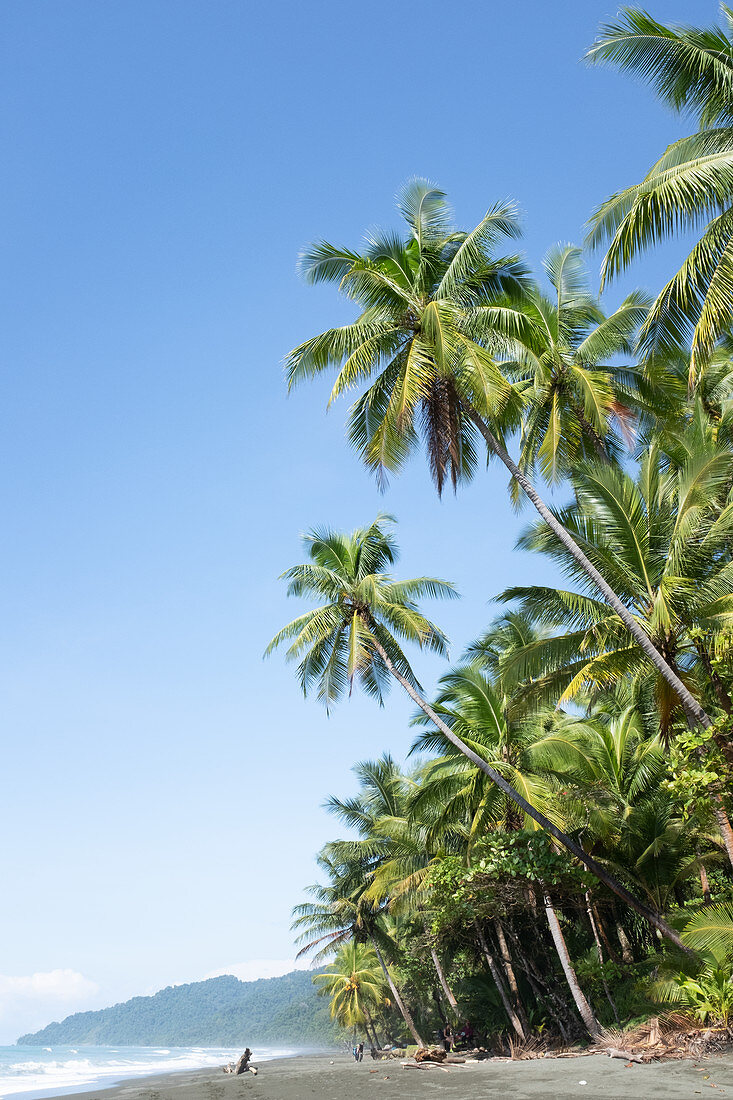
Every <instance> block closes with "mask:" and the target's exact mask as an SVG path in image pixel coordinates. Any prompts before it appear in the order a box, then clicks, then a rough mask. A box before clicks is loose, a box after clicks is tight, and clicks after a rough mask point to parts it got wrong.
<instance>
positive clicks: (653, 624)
mask: <svg viewBox="0 0 733 1100" xmlns="http://www.w3.org/2000/svg"><path fill="white" fill-rule="evenodd" d="M730 468H731V456H730V454H729V453H728V452H727V450H725V449H722V450H717V449H715V448H708V447H706V448H702V449H698V450H696V451H694V452H693V454H692V455H691V456H690V457H689V458H688V460H687V461H686V462H684V465H683V466H682V467H681V469H680V470H679V471H676V472H675V471H667V472H665V469H664V462H663V460H662V456H661V454H660V452H659V450H658V449H657V448H656V447H654V446H652V447H651V448H650V450H649V451H648V452H647V454H646V455H645V456H644V458H643V460H642V463H641V469H640V473H639V477H638V478H637V479H636V480H635V479H633V478H632V477H630V476H629V475H628V474H626V473H624V471H622V470H620V469H617V468H613V467H610V466H608V465H594V466H592V465H589V466H587V467H585V468H584V469H580V470H578V472H577V474H576V476H575V478H574V485H575V492H576V500H575V502H574V503H573V504H571V505H570V506H569V507H568V508H566V509H564V510H563V513H562V518H563V524H564V525H565V526H567V527H568V528H569V529H570V530H572V531H573V533H574V534H575V536H576V538H578V539H579V540H582V542H583V545H584V547H585V549H586V552H587V553H588V555H589V556H590V557H591V558H592V559H593V560H594V561H596V562H598V564H599V566H600V567H601V568H603V570H604V572H605V573H606V575H608V576H610V577H612V578H613V583H614V586H615V587H616V589H617V590H618V591H619V592H620V593H621V595H622V598H623V599H624V601H625V603H626V605H627V607H628V609H629V611H630V612H631V613H632V614H633V615H634V618H635V619H636V621H637V623H638V624H639V625H640V626H641V627H642V629H643V630H644V631H645V633H647V634H648V635H649V636H650V637H651V638H652V640H653V641H654V644H655V646H656V647H658V648H659V649H660V650H661V651H662V652H663V653H664V655H665V658H666V660H667V661H668V662H669V663H670V664H672V665H673V666H674V667H675V669H677V670H678V672H679V674H680V676H681V677H683V678H684V679H685V681H686V682H687V683H688V685H689V687H690V690H692V691H694V692H695V693H696V694H698V696H700V697H703V698H705V697H707V698H709V699H710V700H711V702H717V703H718V705H720V706H722V707H723V709H725V710H727V709H728V708H729V706H730V698H729V696H728V692H727V688H726V686H725V684H724V683H723V682H722V681H721V680H720V678H719V677H718V676H717V675H716V670H715V668H714V664H713V657H714V655H715V637H716V636H717V635H718V634H720V633H722V634H724V635H725V634H726V633H729V632H730V629H731V626H733V599H732V598H731V594H730V593H731V585H732V584H733V562H731V560H730V554H729V548H730V544H731V537H732V536H733V506H731V505H729V504H727V503H726V499H727V491H728V483H729V479H730ZM520 545H522V546H523V547H524V548H527V549H529V548H531V549H534V550H539V551H540V552H541V553H544V554H547V555H548V556H550V557H552V558H553V559H554V560H555V561H557V562H558V563H559V564H560V566H561V568H562V569H563V570H564V571H565V572H566V573H567V574H568V575H569V576H571V577H572V578H573V579H574V580H575V581H577V582H580V584H581V586H582V590H581V591H573V590H560V589H554V588H549V587H546V586H543V587H540V586H537V585H529V586H527V585H525V586H515V587H512V588H509V589H507V590H506V591H505V592H503V593H501V595H500V597H499V598H500V599H502V600H508V601H509V600H519V601H520V608H521V611H522V613H523V614H524V615H525V616H527V617H528V618H529V619H530V620H532V621H534V622H535V623H538V624H541V625H542V626H544V627H545V628H548V627H552V628H554V630H555V633H554V634H553V635H552V636H550V637H542V638H539V639H538V640H535V641H532V642H530V643H529V644H528V645H527V646H525V647H524V648H519V649H517V650H516V652H515V653H514V654H513V656H512V659H511V660H512V663H513V665H514V673H515V675H516V676H521V677H527V678H528V680H529V682H528V686H527V692H528V693H529V694H530V695H532V696H534V697H535V698H537V699H544V700H545V701H549V700H552V701H555V700H557V699H558V698H559V702H560V704H562V703H564V702H566V701H568V700H571V699H573V698H575V697H576V696H578V695H579V694H580V693H581V692H584V691H587V690H588V689H599V688H607V687H609V686H612V685H614V684H617V683H618V682H619V681H620V680H621V679H622V678H623V677H625V676H628V677H632V678H633V677H635V676H637V675H646V676H651V678H652V680H653V684H654V690H655V696H656V708H657V713H658V715H659V720H660V723H661V729H662V733H663V734H664V735H668V733H669V730H670V728H671V726H672V723H673V721H674V720H675V711H676V707H677V699H676V698H675V696H674V695H673V694H672V693H671V692H670V691H669V687H668V684H667V682H666V680H665V679H663V678H662V677H661V676H658V675H657V670H656V669H654V668H652V669H649V663H648V661H647V659H646V653H645V652H644V651H642V650H641V649H640V647H639V646H637V644H636V639H635V637H633V636H630V634H629V632H628V631H627V630H626V628H625V624H623V623H622V622H620V621H619V619H618V618H617V617H616V616H615V615H613V614H611V613H610V611H609V609H608V607H607V606H606V605H605V604H604V603H602V602H601V601H600V600H597V599H595V598H594V597H593V596H592V595H591V594H589V592H588V591H587V589H588V586H587V583H585V582H586V578H585V574H584V572H583V571H582V570H581V569H579V568H578V567H577V565H576V563H575V561H574V559H573V558H572V557H571V556H570V555H569V554H567V552H566V549H565V547H564V546H563V545H562V544H561V543H559V542H558V541H557V540H555V539H553V537H552V535H551V533H550V532H548V531H547V530H546V528H544V527H542V526H540V525H535V526H534V527H533V528H531V529H530V530H529V531H527V532H526V533H525V534H524V535H523V536H522V538H521V540H520ZM583 589H584V590H583ZM559 627H564V628H565V631H566V632H565V633H557V630H558V628H559ZM716 737H717V741H718V744H719V747H720V748H721V750H722V751H724V752H725V753H726V754H727V755H728V756H729V757H730V756H731V753H732V752H733V745H731V743H730V742H729V741H728V740H727V739H726V738H725V737H724V736H723V735H722V734H720V735H716ZM715 814H716V819H717V821H718V825H719V827H720V829H721V833H722V835H723V839H724V842H725V845H726V849H727V851H728V855H729V858H730V859H731V862H732V863H733V831H732V830H731V827H730V822H729V821H728V818H727V815H726V814H725V811H724V808H723V806H722V804H721V803H720V802H718V803H717V805H716V807H715Z"/></svg>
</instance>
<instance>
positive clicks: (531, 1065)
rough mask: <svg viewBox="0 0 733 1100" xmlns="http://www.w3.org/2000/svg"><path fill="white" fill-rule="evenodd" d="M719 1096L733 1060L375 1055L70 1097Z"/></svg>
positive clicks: (645, 1099) (285, 1063)
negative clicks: (433, 1062)
mask: <svg viewBox="0 0 733 1100" xmlns="http://www.w3.org/2000/svg"><path fill="white" fill-rule="evenodd" d="M331 1061H333V1065H331V1064H330V1063H331ZM580 1082H585V1084H581V1083H580ZM713 1095H715V1096H728V1097H730V1098H731V1100H733V1058H730V1057H725V1058H711V1059H707V1060H704V1061H699V1062H655V1063H651V1064H650V1065H644V1066H640V1065H636V1064H634V1065H633V1066H631V1067H630V1068H628V1069H627V1068H626V1066H625V1064H624V1062H622V1061H619V1060H617V1059H611V1058H607V1057H605V1055H598V1054H594V1055H592V1056H590V1057H587V1058H567V1059H558V1060H552V1059H547V1060H545V1059H540V1060H537V1061H531V1062H479V1063H475V1064H473V1065H467V1066H452V1067H451V1068H450V1069H448V1070H443V1069H435V1068H431V1069H403V1068H402V1066H401V1065H400V1063H399V1061H394V1060H391V1061H387V1062H373V1061H372V1060H371V1058H369V1059H368V1060H365V1061H364V1062H361V1063H360V1064H358V1065H357V1064H356V1063H355V1062H354V1060H353V1059H352V1058H351V1057H350V1056H347V1055H345V1054H333V1055H329V1054H318V1055H298V1056H295V1057H293V1058H279V1059H276V1060H274V1061H272V1062H262V1063H261V1065H260V1072H259V1073H258V1075H257V1076H256V1077H254V1076H252V1075H251V1074H245V1075H243V1076H241V1077H231V1076H229V1075H227V1074H225V1073H222V1072H220V1071H219V1072H217V1071H215V1070H211V1069H206V1070H196V1071H193V1072H189V1073H176V1074H169V1075H167V1076H161V1077H145V1078H139V1079H138V1080H135V1081H130V1082H128V1083H127V1084H124V1085H117V1086H116V1087H114V1088H111V1089H97V1090H95V1091H91V1092H84V1093H79V1094H78V1095H77V1096H75V1097H73V1098H71V1100H97V1098H98V1100H236V1098H237V1097H242V1098H243V1100H260V1098H261V1100H301V1098H304V1100H311V1098H314V1100H371V1098H372V1097H384V1098H386V1100H387V1098H391V1097H405V1098H406V1100H419V1098H421V1097H428V1098H432V1097H435V1100H438V1097H440V1096H446V1097H453V1098H455V1100H483V1098H484V1097H515V1098H516V1100H524V1098H527V1100H530V1098H536V1097H543V1098H544V1100H566V1098H567V1097H581V1096H582V1097H585V1098H586V1100H591V1098H592V1097H597V1096H600V1097H608V1098H613V1100H625V1098H627V1097H628V1098H632V1097H633V1098H641V1100H653V1098H656V1097H660V1098H662V1097H663V1098H664V1100H690V1098H691V1097H696V1096H701V1097H705V1096H713ZM67 1100H69V1098H68V1097H67Z"/></svg>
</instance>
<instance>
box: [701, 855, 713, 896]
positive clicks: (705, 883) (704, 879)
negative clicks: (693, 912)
mask: <svg viewBox="0 0 733 1100" xmlns="http://www.w3.org/2000/svg"><path fill="white" fill-rule="evenodd" d="M700 889H701V890H702V900H703V904H705V905H710V902H711V901H712V900H713V899H712V897H711V895H710V880H709V879H708V873H707V871H706V870H705V864H704V863H701V864H700Z"/></svg>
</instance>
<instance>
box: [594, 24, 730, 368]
mask: <svg viewBox="0 0 733 1100" xmlns="http://www.w3.org/2000/svg"><path fill="white" fill-rule="evenodd" d="M720 10H721V14H722V17H723V24H724V25H723V26H722V27H720V26H712V27H710V28H697V27H678V26H670V25H666V24H664V23H659V22H657V21H656V20H655V19H653V18H652V17H651V16H650V15H648V14H647V12H645V11H643V10H641V9H638V8H626V9H625V10H624V11H623V12H622V14H621V16H620V17H619V18H618V19H617V20H616V21H614V22H611V23H607V24H605V25H604V26H602V27H601V30H600V33H599V36H598V38H597V40H596V42H595V43H594V44H593V46H592V47H591V49H590V50H589V51H588V54H587V57H588V60H589V61H591V62H594V63H596V64H598V63H610V64H613V65H617V66H618V67H619V68H621V69H623V70H624V71H626V72H631V73H633V74H634V75H638V76H641V77H642V78H643V79H644V80H647V81H648V82H649V83H651V84H652V85H653V86H654V87H655V88H656V90H657V93H658V95H659V96H660V97H661V99H662V100H663V101H664V102H666V103H667V104H668V105H669V106H671V107H672V108H673V109H674V110H676V111H679V112H685V113H694V114H697V116H698V122H699V129H698V131H697V133H694V134H692V135H690V136H689V137H685V138H682V139H681V140H680V141H676V142H674V143H673V144H672V145H670V146H669V147H668V148H667V149H666V150H665V152H664V153H663V154H662V156H661V157H660V159H659V160H658V161H657V162H656V164H654V165H653V166H652V167H651V168H650V170H649V172H648V173H647V174H646V176H645V177H644V179H643V180H642V181H641V183H638V184H635V185H634V186H632V187H628V188H626V190H624V191H620V192H618V193H617V194H615V195H612V196H611V197H610V198H609V199H608V200H607V201H606V202H605V203H603V205H602V206H600V207H599V208H598V210H596V211H595V213H594V215H593V217H592V220H591V225H592V229H591V233H590V242H591V243H592V244H593V245H598V244H600V243H602V242H608V251H607V253H606V257H605V260H604V262H603V279H604V281H606V280H608V279H610V278H612V277H613V276H615V275H617V274H618V273H619V272H621V271H622V270H623V269H624V268H626V267H627V266H628V265H629V264H630V263H631V261H632V260H633V259H634V257H635V256H637V255H638V254H639V253H640V252H642V251H643V250H644V249H646V248H648V247H649V246H650V245H653V244H655V243H656V242H658V241H660V240H662V239H664V238H665V237H669V236H672V235H673V234H675V233H677V232H678V231H685V230H698V229H699V227H701V226H703V227H704V229H703V234H702V236H701V238H700V239H699V241H698V242H697V243H696V244H695V246H694V248H693V249H692V252H691V253H690V255H689V256H688V257H687V259H686V260H685V262H684V263H683V265H682V267H681V268H680V270H679V271H678V272H677V273H676V274H675V275H674V276H673V278H672V279H670V281H669V282H668V283H667V285H666V286H665V287H664V289H663V290H662V292H661V293H660V295H659V296H658V298H657V300H656V302H655V303H654V306H653V308H652V310H651V313H650V315H649V319H648V321H647V323H646V326H645V329H644V334H643V335H644V338H645V342H646V344H647V346H648V347H649V348H652V347H666V346H670V345H672V346H674V345H677V344H679V343H680V341H683V340H684V339H685V337H686V336H687V334H689V333H690V332H692V336H693V342H692V348H693V359H692V364H691V378H693V379H694V375H695V372H696V369H699V365H700V364H701V363H702V362H704V361H705V359H706V358H708V357H709V356H710V354H711V353H712V351H713V349H714V347H715V343H716V341H717V340H718V338H719V337H720V336H721V335H722V334H723V333H725V332H726V331H727V330H728V329H729V328H730V326H731V323H732V322H733V295H732V294H731V281H732V280H733V11H732V10H731V9H730V8H729V7H727V6H726V5H725V4H721V5H720Z"/></svg>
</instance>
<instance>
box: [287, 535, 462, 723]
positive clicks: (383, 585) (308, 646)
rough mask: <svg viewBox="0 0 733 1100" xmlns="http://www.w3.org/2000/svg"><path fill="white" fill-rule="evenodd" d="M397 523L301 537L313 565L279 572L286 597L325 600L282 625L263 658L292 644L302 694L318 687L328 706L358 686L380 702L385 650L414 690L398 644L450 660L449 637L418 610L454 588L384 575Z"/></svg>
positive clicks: (450, 595)
mask: <svg viewBox="0 0 733 1100" xmlns="http://www.w3.org/2000/svg"><path fill="white" fill-rule="evenodd" d="M393 523H394V520H393V519H392V517H391V516H387V515H380V516H378V517H377V519H376V520H375V521H374V522H373V523H372V524H371V525H370V526H369V527H363V528H359V529H358V530H356V531H354V532H352V533H351V534H350V535H345V534H342V533H340V532H334V531H331V530H328V529H318V528H317V529H314V530H312V531H310V532H309V533H308V534H307V535H305V536H304V538H303V542H304V544H305V546H306V547H307V548H308V551H309V557H310V561H309V562H305V563H303V564H301V565H296V566H293V567H292V568H291V569H288V570H286V572H285V573H283V574H282V577H283V579H285V580H287V581H288V595H292V596H306V597H308V598H315V599H319V598H325V599H326V600H327V602H326V603H325V604H323V605H321V606H319V607H316V608H314V609H313V610H312V611H308V612H306V613H305V614H304V615H300V616H298V618H297V619H294V620H293V621H292V622H291V623H288V625H287V626H285V627H283V628H282V630H280V631H279V632H278V633H277V634H276V635H275V637H274V638H273V639H272V641H271V642H270V644H269V645H268V647H267V649H266V651H265V656H269V655H270V653H272V652H273V651H274V650H275V649H276V648H278V647H279V646H280V645H282V644H283V643H285V642H289V643H290V644H289V646H288V649H287V651H286V657H287V660H288V661H298V662H299V664H298V669H297V673H298V679H299V681H300V684H301V687H302V689H303V692H304V694H306V695H307V694H308V693H309V692H310V691H311V690H312V689H313V688H315V689H316V694H317V697H318V699H319V700H320V701H321V702H323V703H324V704H325V705H326V706H330V705H331V704H333V703H335V702H336V701H337V700H338V699H340V698H341V697H342V696H343V695H344V693H345V692H346V689H347V688H348V689H349V693H350V692H351V690H352V688H353V685H354V684H355V683H359V684H360V685H361V687H362V688H363V689H364V691H366V693H367V694H369V695H372V696H373V697H374V698H375V699H376V700H377V701H378V702H379V703H380V704H381V703H382V701H383V698H384V694H385V692H386V690H387V688H388V685H389V680H390V673H389V670H388V668H387V664H386V662H385V659H384V658H383V657H382V656H381V654H380V649H381V650H383V651H384V652H385V653H386V654H387V658H388V660H389V661H390V662H391V663H392V665H393V666H394V668H395V669H397V671H398V672H399V673H401V675H403V676H404V677H405V678H406V679H407V680H408V681H409V682H410V683H411V684H413V685H414V686H417V680H416V679H415V676H414V673H413V671H412V668H411V667H410V663H409V661H408V660H407V657H406V656H405V654H404V653H403V651H402V648H401V645H400V643H401V642H404V641H409V642H413V643H414V644H416V645H417V646H419V647H420V648H421V649H423V648H427V649H430V650H432V651H433V652H434V653H438V654H441V655H445V654H446V653H447V648H448V640H447V638H446V637H445V635H444V634H443V633H442V632H441V631H440V630H439V629H438V627H437V626H435V624H434V623H432V622H430V620H429V619H427V618H426V617H425V616H424V615H423V614H422V613H421V612H420V611H419V610H418V607H417V604H416V602H415V601H416V600H417V599H419V598H422V597H426V596H427V597H428V598H430V599H455V598H456V597H457V592H456V590H455V588H454V586H453V585H451V584H449V583H448V582H447V581H441V580H438V579H436V578H435V577H417V578H414V579H413V580H406V581H395V580H393V579H392V577H391V576H390V575H389V574H388V573H387V569H388V568H389V567H390V566H391V565H393V564H394V562H395V561H396V559H397V556H398V550H397V545H396V542H395V539H394V535H393V533H392V531H391V529H390V528H391V525H392V524H393Z"/></svg>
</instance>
